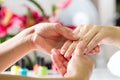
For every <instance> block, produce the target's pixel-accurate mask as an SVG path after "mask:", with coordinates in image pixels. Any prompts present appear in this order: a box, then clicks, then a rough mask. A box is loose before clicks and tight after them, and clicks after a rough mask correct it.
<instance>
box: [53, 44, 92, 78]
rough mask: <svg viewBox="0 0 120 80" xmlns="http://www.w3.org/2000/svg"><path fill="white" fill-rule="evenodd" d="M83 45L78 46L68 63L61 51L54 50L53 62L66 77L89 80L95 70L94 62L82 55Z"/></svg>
mask: <svg viewBox="0 0 120 80" xmlns="http://www.w3.org/2000/svg"><path fill="white" fill-rule="evenodd" d="M79 47H81V44H78V45H77V47H76V49H75V51H74V55H73V56H72V58H71V59H70V60H69V61H68V60H67V59H66V58H65V57H64V56H63V55H61V54H60V51H59V50H56V49H53V50H52V54H51V56H52V60H53V63H54V64H55V65H56V66H57V69H58V70H59V71H60V73H61V74H62V75H63V76H64V77H71V78H74V79H73V80H88V79H89V77H90V74H91V72H92V69H93V60H92V59H90V58H88V57H87V56H86V55H83V54H82V53H81V50H80V48H79Z"/></svg>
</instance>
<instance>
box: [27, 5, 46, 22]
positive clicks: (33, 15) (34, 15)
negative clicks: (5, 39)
mask: <svg viewBox="0 0 120 80" xmlns="http://www.w3.org/2000/svg"><path fill="white" fill-rule="evenodd" d="M26 7H27V8H28V11H29V13H28V14H29V15H30V16H29V17H31V18H33V19H34V20H35V22H36V23H39V22H43V21H44V16H42V15H40V14H39V13H38V12H37V11H35V10H33V9H31V8H30V7H28V6H26Z"/></svg>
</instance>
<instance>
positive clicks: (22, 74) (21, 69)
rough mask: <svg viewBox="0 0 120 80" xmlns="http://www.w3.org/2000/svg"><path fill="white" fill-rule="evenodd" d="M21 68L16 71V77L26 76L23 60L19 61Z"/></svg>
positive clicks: (26, 70)
mask: <svg viewBox="0 0 120 80" xmlns="http://www.w3.org/2000/svg"><path fill="white" fill-rule="evenodd" d="M20 66H21V68H20V69H19V70H18V75H21V76H27V72H28V69H27V68H26V63H25V60H24V59H21V60H20Z"/></svg>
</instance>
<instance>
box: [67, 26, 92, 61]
mask: <svg viewBox="0 0 120 80" xmlns="http://www.w3.org/2000/svg"><path fill="white" fill-rule="evenodd" d="M89 27H91V26H90V25H80V26H78V28H76V29H75V31H74V33H75V34H77V35H78V36H79V37H80V39H79V41H80V40H82V37H83V36H84V35H85V34H86V33H87V32H88V30H89V29H90V28H89ZM77 43H78V41H74V42H73V43H72V44H71V45H70V47H69V48H68V50H67V51H66V53H65V58H67V59H69V58H70V57H71V56H72V53H73V51H74V49H75V47H76V45H77Z"/></svg>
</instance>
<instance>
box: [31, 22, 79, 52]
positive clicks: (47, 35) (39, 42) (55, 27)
mask: <svg viewBox="0 0 120 80" xmlns="http://www.w3.org/2000/svg"><path fill="white" fill-rule="evenodd" d="M34 29H35V31H34V35H33V37H32V39H31V40H32V42H33V44H34V45H35V46H37V48H39V47H41V48H43V49H45V50H46V51H47V52H49V53H50V51H51V49H52V48H61V47H62V45H63V44H64V42H65V41H66V40H67V39H69V40H77V39H78V37H76V36H75V35H74V34H73V33H72V31H71V30H70V29H68V28H66V27H63V26H62V25H60V24H57V23H41V24H38V25H35V26H34Z"/></svg>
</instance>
